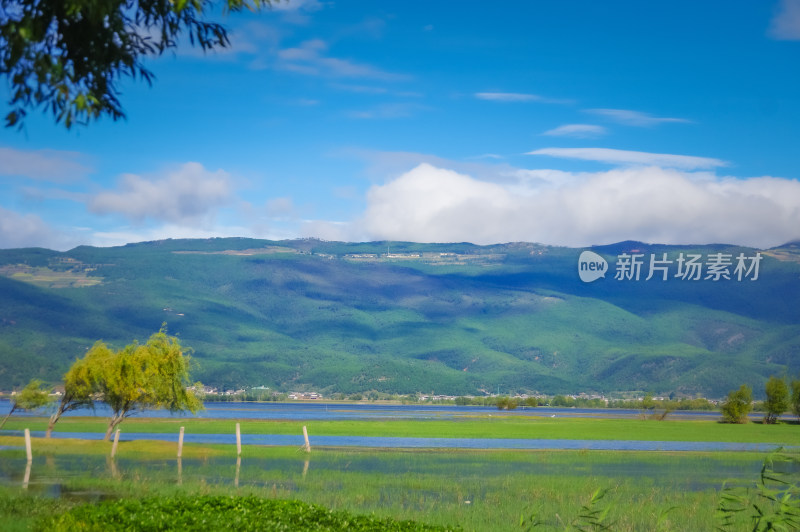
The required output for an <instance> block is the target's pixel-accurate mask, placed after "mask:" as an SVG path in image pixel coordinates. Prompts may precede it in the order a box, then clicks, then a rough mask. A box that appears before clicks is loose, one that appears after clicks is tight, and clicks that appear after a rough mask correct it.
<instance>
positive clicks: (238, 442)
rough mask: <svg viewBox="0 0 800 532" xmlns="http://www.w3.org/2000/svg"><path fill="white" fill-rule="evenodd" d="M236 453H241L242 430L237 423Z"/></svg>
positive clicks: (239, 454)
mask: <svg viewBox="0 0 800 532" xmlns="http://www.w3.org/2000/svg"><path fill="white" fill-rule="evenodd" d="M236 455H237V456H241V455H242V432H241V430H239V424H238V423H237V424H236Z"/></svg>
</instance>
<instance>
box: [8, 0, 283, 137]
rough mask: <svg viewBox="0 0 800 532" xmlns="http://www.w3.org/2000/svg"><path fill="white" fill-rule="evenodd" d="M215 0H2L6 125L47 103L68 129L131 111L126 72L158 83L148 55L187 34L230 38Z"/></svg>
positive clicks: (237, 1)
mask: <svg viewBox="0 0 800 532" xmlns="http://www.w3.org/2000/svg"><path fill="white" fill-rule="evenodd" d="M215 4H216V3H215V2H213V1H212V0H175V1H169V2H165V1H162V0H139V1H138V2H119V1H117V2H102V1H101V2H88V1H85V0H13V1H12V0H3V1H2V9H0V74H2V75H5V76H7V77H8V78H9V80H10V81H11V97H10V100H9V105H10V106H11V111H10V112H9V113H8V114H7V115H6V125H7V126H14V125H21V124H22V121H23V119H24V118H25V115H26V113H27V110H28V109H33V108H36V107H40V106H41V107H44V108H45V110H46V111H49V112H51V113H52V115H53V118H55V121H56V122H57V123H58V122H63V124H64V125H65V126H66V127H67V129H69V128H70V127H72V125H73V124H74V123H88V122H89V121H90V120H96V119H98V118H99V117H101V116H103V115H108V116H110V117H111V118H112V119H113V120H117V119H119V118H124V116H125V114H124V112H123V110H122V105H121V104H120V101H119V99H118V95H119V88H118V84H119V82H120V80H121V79H122V78H124V77H130V78H133V79H136V78H139V79H143V80H145V81H146V82H147V83H149V84H152V81H153V78H154V76H153V73H152V72H151V71H150V70H148V69H147V68H145V66H144V60H145V58H146V57H148V56H158V55H161V54H163V53H164V52H165V51H167V50H170V49H172V50H174V49H176V48H177V46H178V38H179V37H180V36H181V35H182V34H184V35H186V34H188V38H189V42H190V43H191V44H192V45H199V46H200V48H202V49H203V50H204V51H208V50H213V49H215V48H224V47H226V46H228V45H229V44H230V40H229V37H228V32H227V30H226V28H225V27H224V26H223V25H221V24H219V23H216V22H210V21H208V20H207V19H208V17H209V12H210V11H211V10H212V8H213V7H215ZM270 4H271V0H225V1H223V2H222V6H223V8H222V9H223V12H225V13H227V12H236V11H241V10H242V9H248V10H251V11H258V10H260V9H262V8H264V7H266V6H269V5H270Z"/></svg>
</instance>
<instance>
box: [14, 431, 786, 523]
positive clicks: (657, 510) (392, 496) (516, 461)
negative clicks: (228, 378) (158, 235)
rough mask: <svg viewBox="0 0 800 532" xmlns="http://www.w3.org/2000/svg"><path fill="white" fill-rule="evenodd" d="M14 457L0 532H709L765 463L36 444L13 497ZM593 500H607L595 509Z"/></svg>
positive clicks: (759, 438) (727, 457)
mask: <svg viewBox="0 0 800 532" xmlns="http://www.w3.org/2000/svg"><path fill="white" fill-rule="evenodd" d="M45 421H46V420H44V419H42V418H39V419H37V418H16V419H15V418H12V420H11V421H9V424H8V425H7V428H10V429H19V428H22V427H23V426H24V427H28V428H31V429H33V430H41V429H43V428H44V426H45ZM236 422H237V420H216V419H136V418H134V419H130V420H127V421H126V422H125V423H123V425H122V430H123V432H125V431H129V432H173V431H174V432H177V431H178V428H179V427H180V426H184V427H186V431H187V433H192V432H194V433H201V432H204V433H226V432H230V433H231V434H232V433H233V431H234V426H235V423H236ZM239 423H240V424H241V427H242V432H243V433H245V434H247V433H260V434H265V433H272V434H286V433H293V434H299V433H301V430H302V426H303V425H306V426H307V427H308V428H309V431H310V433H311V438H312V442H313V436H314V435H323V434H326V435H365V436H377V435H380V436H391V435H396V436H419V437H426V436H427V437H479V438H480V437H483V438H498V437H503V438H506V437H509V438H512V437H513V438H556V439H557V438H567V439H640V440H668V441H669V440H672V441H674V440H684V441H730V442H754V443H757V442H768V443H778V444H783V445H797V444H798V443H800V434H799V433H800V430H798V429H800V427H798V426H797V425H792V424H779V425H774V426H768V425H761V424H756V423H751V424H747V425H723V424H719V423H716V422H713V421H679V420H674V421H669V420H667V421H661V422H659V421H653V420H646V421H645V420H638V419H571V418H561V419H559V418H556V419H552V418H540V419H520V418H517V417H513V416H508V417H503V416H500V417H498V416H491V417H489V416H486V417H474V418H463V419H458V420H424V421H422V420H414V421H408V420H398V421H326V422H322V421H317V420H309V421H306V422H297V421H291V422H290V421H255V420H239ZM57 429H58V430H60V431H65V432H72V431H90V432H102V431H104V430H105V421H104V420H102V419H97V418H65V419H62V420H61V421H60V422H59V424H58V425H57ZM22 446H23V439H22V438H21V437H12V436H0V447H9V448H8V449H5V450H0V480H2V482H0V521H2V522H3V524H4V529H7V530H33V529H36V527H37V526H43V525H41V523H44V522H45V521H42V520H43V519H44V520H46V519H50V518H53V517H54V516H57V515H59V514H60V513H62V512H64V511H65V510H68V509H69V508H73V507H76V506H78V505H81V504H85V503H87V502H88V503H92V504H96V503H97V502H99V501H101V500H105V499H113V500H127V499H136V500H138V499H140V498H144V497H158V498H159V499H162V498H173V497H184V496H200V495H225V496H249V495H254V496H257V497H259V498H266V499H297V500H300V501H304V502H307V503H313V504H318V505H322V506H324V507H326V508H330V509H333V510H346V511H348V512H352V513H354V514H358V515H370V516H375V517H378V518H392V519H399V520H408V519H413V520H418V521H421V522H425V523H431V524H435V525H443V526H456V527H461V528H463V529H465V530H491V531H502V530H528V529H534V530H565V529H569V527H570V526H578V525H581V523H582V522H581V521H580V519H581V518H580V515H581V514H582V513H583V514H586V511H587V508H588V509H589V510H591V509H593V508H594V509H599V510H604V509H608V514H607V520H608V522H612V523H613V524H614V526H613V528H612V529H613V530H620V531H628V530H631V531H632V530H687V531H689V530H691V531H694V530H710V529H712V528H714V526H716V525H717V524H718V519H719V517H718V516H717V517H715V514H716V509H717V507H718V506H719V504H720V501H721V493H722V491H721V489H722V487H723V486H724V485H728V486H738V489H739V490H740V491H742V490H748V489H749V491H746V492H745V491H742V492H743V493H745V495H746V497H749V498H750V499H752V498H754V497H755V498H757V497H758V494H757V493H756V492H755V491H753V489H752V487H753V486H755V482H756V481H757V479H758V476H759V470H760V467H761V464H762V462H763V461H764V459H765V457H766V456H767V455H766V454H765V453H749V452H739V453H726V452H711V453H694V452H692V453H689V452H679V453H668V452H637V451H621V452H606V451H586V450H582V451H511V450H493V451H472V450H441V449H440V450H387V449H365V448H345V449H342V448H319V447H316V446H315V447H314V448H313V450H312V452H311V453H310V454H306V453H304V452H300V451H298V450H297V449H296V448H294V447H265V446H253V445H250V446H245V447H244V449H243V453H242V457H241V459H240V460H239V463H238V465H237V457H236V451H235V446H233V445H202V444H187V445H185V446H184V450H183V457H182V459H181V461H180V462H178V461H177V459H176V450H177V445H176V443H174V442H157V441H130V442H126V441H123V442H120V444H119V450H118V453H117V456H116V458H115V459H113V460H112V459H111V458H110V457H109V452H110V449H111V444H110V443H109V442H101V441H86V440H73V439H55V438H54V439H49V440H48V439H43V438H34V440H33V445H32V447H33V452H34V462H33V464H32V466H31V481H30V484H29V486H28V487H27V488H26V489H21V486H22V482H23V474H24V471H25V467H26V466H25V452H24V450H23V448H22ZM179 464H180V465H179ZM793 471H794V477H795V478H794V479H793V480H792V482H794V485H795V486H797V485H798V479H797V472H798V470H797V468H795V469H794V470H793ZM54 487H55V488H54ZM54 489H55V492H54V491H53V490H54ZM598 490H607V491H606V492H605V495H604V496H603V498H602V499H600V500H599V501H595V502H594V503H592V495H593V494H595V493H598ZM601 493H602V491H601ZM54 494H57V498H56V499H53V495H54ZM750 499H748V500H750ZM753 500H755V499H753ZM32 501H33V502H32ZM761 502H762V503H763V501H761ZM180 504H183V503H180ZM34 507H35V510H34V509H33V508H34ZM737 515H739V514H737ZM740 515H741V516H746V515H747V514H746V512H745V513H741V514H740ZM737 519H740V521H739V522H738V524H737V526H736V527H735V528H729V530H739V529H741V528H739V525H741V526H744V525H745V524H746V522H747V518H746V517H739V518H737ZM534 524H536V525H537V526H535V527H533V525H534ZM584 524H585V523H584ZM532 527H533V528H532Z"/></svg>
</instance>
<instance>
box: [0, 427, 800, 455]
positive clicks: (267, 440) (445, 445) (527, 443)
mask: <svg viewBox="0 0 800 532" xmlns="http://www.w3.org/2000/svg"><path fill="white" fill-rule="evenodd" d="M3 433H4V434H7V435H10V436H19V435H21V434H22V432H21V431H4V432H3ZM31 435H33V436H36V437H40V438H41V437H43V436H44V432H43V431H38V432H37V431H35V432H32V433H31ZM52 436H53V438H74V439H81V440H100V439H102V438H103V434H101V433H99V432H53V435H52ZM179 438H180V435H178V434H172V433H169V434H162V433H150V432H127V433H122V435H121V436H120V440H121V441H134V440H158V441H169V442H178V440H179ZM183 438H184V441H185V442H187V443H202V444H214V443H220V444H232V443H235V442H236V437H235V436H234V435H232V434H186V435H184V436H183ZM311 439H312V440H313V442H314V445H315V446H323V447H373V448H393V449H402V448H410V449H535V450H547V449H560V450H595V451H693V452H715V451H720V452H721V451H727V452H730V451H750V452H766V451H772V450H774V449H777V448H778V447H781V445H780V444H778V443H735V442H703V441H644V440H547V439H532V438H531V439H523V438H411V437H399V436H312V437H311ZM241 443H242V445H275V446H297V447H303V448H305V446H306V443H305V440H304V438H303V436H302V435H294V434H242V435H241ZM784 447H785V448H787V449H797V448H796V447H786V446H784Z"/></svg>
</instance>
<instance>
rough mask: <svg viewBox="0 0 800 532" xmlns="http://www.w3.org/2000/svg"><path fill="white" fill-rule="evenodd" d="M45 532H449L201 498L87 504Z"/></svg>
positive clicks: (317, 509)
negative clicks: (212, 531)
mask: <svg viewBox="0 0 800 532" xmlns="http://www.w3.org/2000/svg"><path fill="white" fill-rule="evenodd" d="M39 530H47V531H59V530H65V531H66V530H69V531H72V530H86V531H92V530H97V531H104V532H105V531H107V530H136V531H143V532H146V531H155V530H159V531H161V530H237V531H250V530H253V531H256V530H258V531H262V530H269V531H272V530H275V531H277V530H281V531H284V530H285V531H304V530H308V531H311V530H313V531H325V530H330V531H333V530H353V531H374V532H378V531H392V532H395V531H396V532H405V531H440V530H441V531H444V530H453V529H449V528H443V527H440V526H434V525H426V524H422V523H417V522H414V521H395V520H393V519H388V518H377V517H370V516H363V515H354V514H351V513H349V512H345V511H340V510H337V511H333V510H328V509H326V508H323V507H321V506H315V505H311V504H306V503H304V502H300V501H286V500H274V499H261V498H258V497H254V496H249V497H226V496H201V497H169V498H148V499H138V500H119V501H110V502H104V503H101V504H97V505H83V506H79V507H77V508H73V509H72V510H69V511H68V512H66V513H64V514H62V515H60V516H57V517H53V518H50V519H46V520H44V521H42V522H41V523H40V524H39Z"/></svg>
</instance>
